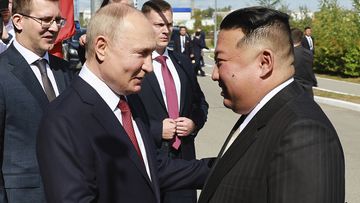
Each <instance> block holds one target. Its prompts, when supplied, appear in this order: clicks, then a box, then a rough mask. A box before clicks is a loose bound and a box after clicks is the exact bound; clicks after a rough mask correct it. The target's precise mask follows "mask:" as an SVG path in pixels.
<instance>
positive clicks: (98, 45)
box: [94, 35, 109, 62]
mask: <svg viewBox="0 0 360 203" xmlns="http://www.w3.org/2000/svg"><path fill="white" fill-rule="evenodd" d="M108 42H109V40H108V39H107V38H106V37H104V36H101V35H100V36H98V37H96V39H95V43H94V45H95V55H96V58H97V59H98V60H99V61H100V62H103V61H104V60H105V53H106V49H107V48H108V46H109V45H108Z"/></svg>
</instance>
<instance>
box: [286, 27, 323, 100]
mask: <svg viewBox="0 0 360 203" xmlns="http://www.w3.org/2000/svg"><path fill="white" fill-rule="evenodd" d="M291 38H292V40H293V44H294V67H295V75H294V79H295V80H297V81H298V82H299V83H300V84H302V85H303V86H304V88H305V90H306V92H308V93H309V95H310V96H312V97H313V96H314V93H313V90H312V87H314V86H315V87H316V86H317V80H316V78H315V74H314V71H313V61H314V56H313V54H312V52H311V51H309V50H307V49H305V48H304V47H302V46H301V39H302V38H303V32H302V31H301V30H299V29H297V28H294V29H292V30H291Z"/></svg>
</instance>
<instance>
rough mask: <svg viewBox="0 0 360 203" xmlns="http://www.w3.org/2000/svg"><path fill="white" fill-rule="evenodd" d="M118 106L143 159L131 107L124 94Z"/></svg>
mask: <svg viewBox="0 0 360 203" xmlns="http://www.w3.org/2000/svg"><path fill="white" fill-rule="evenodd" d="M118 108H119V109H120V111H121V117H122V125H123V127H124V129H125V131H126V133H127V134H128V136H129V138H130V140H131V142H132V144H133V145H134V148H135V150H136V152H137V153H138V155H139V157H140V158H141V159H142V155H141V151H140V148H139V144H138V142H137V140H136V136H135V131H134V126H133V124H132V119H131V111H130V107H129V104H128V103H127V102H126V99H125V97H124V96H120V101H119V104H118Z"/></svg>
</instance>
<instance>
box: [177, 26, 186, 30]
mask: <svg viewBox="0 0 360 203" xmlns="http://www.w3.org/2000/svg"><path fill="white" fill-rule="evenodd" d="M182 28H185V30H187V28H186V27H185V26H183V25H182V26H179V30H181V29H182Z"/></svg>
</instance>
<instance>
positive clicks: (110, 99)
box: [79, 64, 151, 180]
mask: <svg viewBox="0 0 360 203" xmlns="http://www.w3.org/2000/svg"><path fill="white" fill-rule="evenodd" d="M79 76H80V77H81V78H82V79H83V80H85V82H87V83H88V84H89V85H90V86H91V87H93V88H94V89H95V90H96V92H97V93H98V94H99V95H100V97H101V98H102V99H103V100H104V101H105V103H106V104H107V105H108V106H109V108H110V109H111V110H112V111H113V113H114V115H115V116H116V118H117V119H118V120H119V122H120V123H121V125H122V116H121V111H120V109H119V108H118V107H117V106H118V103H119V101H120V97H119V95H117V94H115V93H114V92H113V91H112V90H111V89H110V88H109V87H108V86H107V85H106V84H105V83H104V82H103V81H102V80H100V79H99V78H98V77H97V76H96V75H95V74H94V73H92V72H91V71H90V70H89V68H88V67H87V66H86V64H84V66H83V67H82V69H81V71H80V73H79ZM131 120H132V124H133V126H134V131H135V136H136V140H137V142H138V145H139V148H140V152H141V155H142V158H143V161H144V165H145V168H146V172H147V174H148V176H149V178H150V180H151V175H150V168H149V163H148V159H147V155H146V149H145V145H144V142H143V140H142V137H141V134H140V131H139V128H138V126H137V125H136V122H135V121H134V119H133V117H131Z"/></svg>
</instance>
